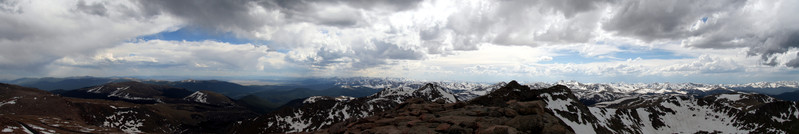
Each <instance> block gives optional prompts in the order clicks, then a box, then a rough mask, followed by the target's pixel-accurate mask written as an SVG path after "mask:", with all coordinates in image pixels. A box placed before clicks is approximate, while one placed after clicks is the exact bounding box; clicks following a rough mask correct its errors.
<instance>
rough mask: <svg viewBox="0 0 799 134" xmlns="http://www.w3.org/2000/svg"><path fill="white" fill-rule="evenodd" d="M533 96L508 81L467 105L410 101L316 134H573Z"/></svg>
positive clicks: (523, 88) (423, 100) (526, 90)
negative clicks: (505, 84)
mask: <svg viewBox="0 0 799 134" xmlns="http://www.w3.org/2000/svg"><path fill="white" fill-rule="evenodd" d="M545 90H548V89H545ZM536 95H537V94H536V92H532V90H530V89H529V88H526V87H522V86H521V85H519V84H518V83H516V82H515V81H511V82H510V83H508V84H507V86H504V87H502V88H500V89H497V90H495V91H494V92H491V93H490V94H488V95H485V96H481V97H477V98H475V99H472V100H470V101H468V102H457V103H444V102H443V101H438V102H437V103H436V102H429V101H425V99H422V98H412V99H409V100H407V101H405V102H404V103H402V104H400V105H399V106H397V107H396V108H395V109H392V110H389V111H385V112H384V113H380V114H377V115H374V116H370V117H366V118H362V119H358V120H347V121H345V122H341V123H337V124H334V125H332V126H331V127H330V128H329V129H323V130H319V131H317V133H555V134H563V133H574V132H573V131H572V130H570V129H569V127H568V126H566V124H564V123H563V122H562V121H560V120H559V119H558V118H556V117H555V116H553V115H552V114H551V113H547V111H546V109H545V108H544V105H545V103H544V102H543V101H542V100H540V99H535V98H534V96H536ZM531 97H533V98H531Z"/></svg>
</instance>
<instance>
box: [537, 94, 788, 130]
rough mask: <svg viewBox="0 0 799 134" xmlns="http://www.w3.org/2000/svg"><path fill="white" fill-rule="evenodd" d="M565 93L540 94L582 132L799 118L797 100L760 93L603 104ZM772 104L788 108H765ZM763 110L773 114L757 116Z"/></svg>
mask: <svg viewBox="0 0 799 134" xmlns="http://www.w3.org/2000/svg"><path fill="white" fill-rule="evenodd" d="M559 94H562V92H552V93H542V94H541V95H540V97H541V98H542V99H543V100H544V101H546V102H547V106H546V108H547V109H549V110H551V111H552V112H553V113H554V114H555V116H556V117H558V118H560V119H561V120H562V121H564V123H566V124H567V125H569V126H570V127H572V129H574V130H575V132H576V133H696V132H720V133H786V131H785V129H786V128H787V127H786V126H780V124H782V123H783V122H786V121H793V120H797V118H799V112H797V111H798V110H796V107H797V105H798V104H797V103H796V102H784V101H776V100H775V99H773V98H771V97H768V96H765V95H760V94H740V93H732V94H718V95H711V96H707V97H702V98H698V97H696V96H686V95H659V96H647V97H642V96H639V97H632V98H625V99H623V100H617V101H613V102H607V104H605V105H602V107H586V106H584V105H582V104H580V103H579V102H577V101H575V100H574V99H569V98H570V97H567V96H561V95H559ZM776 103H779V104H776ZM613 104H615V105H613ZM766 105H776V106H779V107H781V108H784V109H785V110H782V109H777V110H775V109H773V107H766V108H760V106H766ZM768 110H773V111H768ZM775 111H776V112H775ZM763 116H765V117H770V118H771V119H772V120H770V121H763V120H757V119H758V118H762V117H763ZM763 124H772V125H765V126H764V125H763Z"/></svg>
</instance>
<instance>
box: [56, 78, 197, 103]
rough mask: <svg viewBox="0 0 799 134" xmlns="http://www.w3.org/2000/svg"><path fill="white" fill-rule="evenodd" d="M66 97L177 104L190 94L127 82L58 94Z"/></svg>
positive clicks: (189, 92) (173, 89) (180, 89)
mask: <svg viewBox="0 0 799 134" xmlns="http://www.w3.org/2000/svg"><path fill="white" fill-rule="evenodd" d="M59 94H61V95H63V96H67V97H75V98H86V99H106V100H122V101H127V102H132V103H150V104H152V103H163V102H179V101H182V100H181V99H182V98H183V97H186V96H188V95H191V94H192V92H191V91H189V90H186V89H183V88H175V87H169V86H162V85H153V84H145V83H141V82H135V81H128V82H118V83H108V84H104V85H99V86H93V87H86V88H81V89H76V90H68V91H63V92H61V93H59Z"/></svg>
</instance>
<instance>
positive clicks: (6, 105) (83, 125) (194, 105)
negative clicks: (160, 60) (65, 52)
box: [0, 82, 257, 133]
mask: <svg viewBox="0 0 799 134" xmlns="http://www.w3.org/2000/svg"><path fill="white" fill-rule="evenodd" d="M99 87H106V88H99ZM126 87H127V88H126ZM154 87H158V88H154ZM180 90H182V91H180ZM175 91H177V92H180V93H181V94H182V93H183V92H184V91H185V92H188V93H189V94H187V95H186V96H179V95H174V94H173V92H175ZM76 92H85V93H86V94H89V93H92V94H101V95H103V96H105V98H95V97H97V96H98V95H94V96H82V97H85V98H74V97H64V96H61V95H57V94H52V93H49V92H46V91H42V90H38V89H33V88H25V87H20V86H15V85H8V84H2V85H0V127H3V130H2V131H3V132H9V133H22V132H28V131H29V132H32V133H123V132H124V133H199V132H203V133H224V132H225V130H227V128H228V127H229V126H231V125H232V124H233V123H234V122H235V121H238V120H243V119H247V118H252V117H255V116H256V115H257V114H255V113H254V112H252V111H250V110H249V109H247V108H244V107H241V106H238V105H237V104H234V103H232V101H230V100H227V101H225V100H224V99H220V98H218V96H217V95H218V94H216V93H210V92H209V94H211V95H206V96H204V100H205V101H204V102H198V101H197V100H200V99H198V98H201V97H196V96H199V95H196V94H197V92H195V93H193V94H195V97H193V96H190V95H191V94H192V92H190V91H186V90H185V89H180V88H172V87H160V86H153V85H147V84H142V83H130V82H123V83H110V84H106V85H102V86H98V87H92V88H87V89H79V90H74V92H72V93H76ZM155 94H158V95H155ZM84 95H85V94H84ZM173 95H174V96H173ZM75 97H81V96H75ZM101 97H102V96H101ZM131 98H132V99H131ZM142 98H144V99H142ZM225 98H226V97H225ZM184 99H185V100H184ZM141 100H148V101H141ZM220 100H222V101H220Z"/></svg>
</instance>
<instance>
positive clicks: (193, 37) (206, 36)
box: [137, 27, 268, 44]
mask: <svg viewBox="0 0 799 134" xmlns="http://www.w3.org/2000/svg"><path fill="white" fill-rule="evenodd" d="M137 39H142V40H156V39H157V40H169V41H184V40H185V41H205V40H213V41H217V42H225V43H230V44H246V43H252V44H268V41H257V40H249V39H241V38H237V37H236V35H233V33H230V32H225V33H221V32H214V31H208V30H204V29H197V28H190V27H183V28H180V29H178V30H176V31H171V32H170V31H164V32H160V33H157V34H152V35H146V36H139V37H137Z"/></svg>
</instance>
